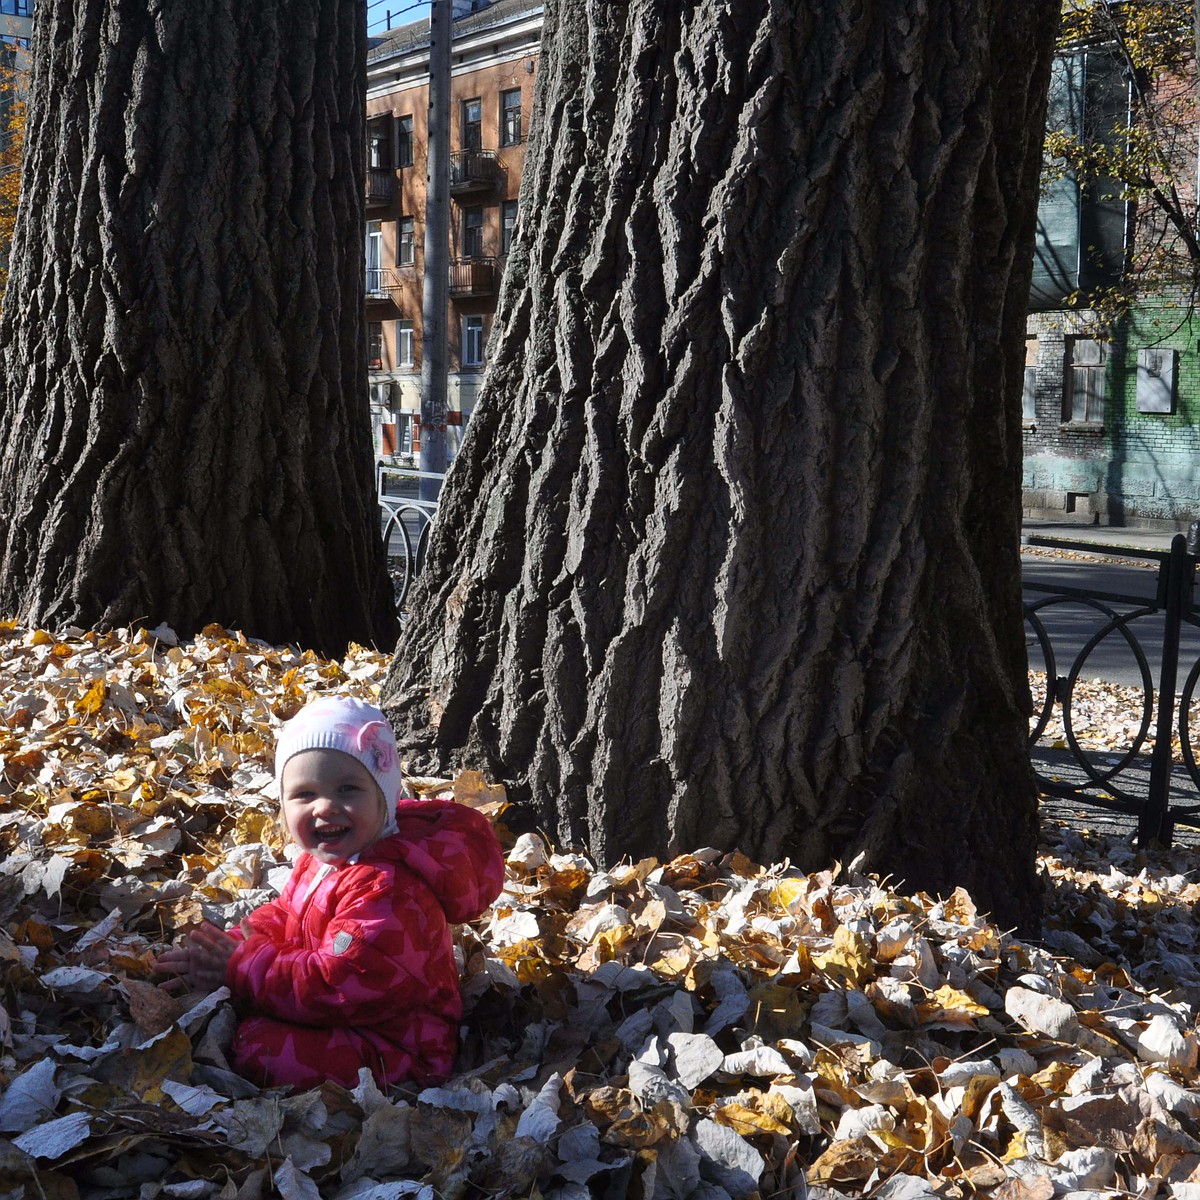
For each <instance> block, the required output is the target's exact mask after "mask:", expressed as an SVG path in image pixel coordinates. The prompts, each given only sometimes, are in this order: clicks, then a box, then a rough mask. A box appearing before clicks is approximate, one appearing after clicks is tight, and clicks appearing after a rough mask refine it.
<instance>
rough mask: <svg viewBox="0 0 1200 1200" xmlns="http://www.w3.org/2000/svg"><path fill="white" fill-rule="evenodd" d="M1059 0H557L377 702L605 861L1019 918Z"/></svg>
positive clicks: (1031, 870) (1023, 907)
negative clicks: (501, 258) (1030, 396)
mask: <svg viewBox="0 0 1200 1200" xmlns="http://www.w3.org/2000/svg"><path fill="white" fill-rule="evenodd" d="M1056 17H1057V0H1031V2H1030V3H1028V4H1021V5H1012V4H1009V3H1007V2H1005V0H969V2H967V3H966V4H965V6H964V5H956V6H951V7H947V6H931V5H929V4H928V3H926V2H925V0H896V2H895V3H889V4H886V5H877V6H868V5H863V4H861V3H859V2H857V0H836V2H835V0H830V2H828V3H825V4H821V5H810V4H796V3H786V2H784V0H739V2H738V3H736V4H733V3H724V2H720V0H630V2H629V3H627V4H620V5H618V4H612V3H608V2H607V0H587V3H576V4H572V3H565V2H563V0H559V2H557V3H554V2H552V3H548V4H547V23H546V27H545V31H544V36H543V58H542V64H541V69H540V73H539V80H538V87H539V94H538V99H537V102H536V112H537V114H540V115H538V116H537V117H535V119H536V121H537V127H536V129H535V133H534V144H533V145H532V147H531V150H530V157H529V160H528V162H527V167H526V172H527V173H526V178H525V179H524V181H523V184H522V189H523V190H522V194H521V204H522V216H521V232H520V233H519V236H518V245H517V248H516V251H515V253H514V254H513V256H512V257H511V258H510V261H509V268H508V274H507V277H506V280H505V285H504V290H503V294H502V296H501V302H500V311H499V313H498V314H497V323H496V332H495V333H494V334H493V340H492V344H491V348H490V350H491V357H492V362H491V366H490V367H489V369H488V375H487V379H486V380H485V385H484V397H483V399H482V402H481V404H480V405H479V407H478V408H477V409H476V413H475V415H474V417H473V418H472V421H471V426H470V429H469V432H468V434H467V438H466V441H465V445H464V447H463V450H462V453H461V454H460V456H459V460H458V462H457V463H456V464H455V466H454V468H453V470H452V472H451V475H450V479H449V480H448V483H447V488H446V490H445V491H444V493H443V497H444V498H443V502H442V507H441V512H440V514H439V518H438V522H437V533H436V535H435V537H434V541H433V547H432V550H431V556H430V562H429V565H428V570H427V573H426V575H425V576H424V578H423V579H422V581H421V586H420V588H419V590H418V594H417V596H416V598H415V600H414V607H415V609H416V610H417V611H418V613H419V614H420V615H419V616H418V618H417V619H416V620H414V622H413V623H412V624H411V625H410V626H409V627H408V629H407V630H406V631H405V633H404V635H403V637H402V639H401V642H400V645H399V647H398V649H397V656H398V657H397V661H396V663H395V665H394V667H393V670H392V674H391V676H390V677H389V680H388V684H387V686H386V687H385V702H386V703H387V705H388V708H389V712H390V714H391V716H392V718H393V720H394V721H395V723H396V724H397V726H398V728H399V730H400V733H401V737H402V740H403V741H404V743H405V745H406V746H407V747H408V749H409V750H410V752H412V753H414V754H417V755H420V754H421V753H422V752H424V757H425V759H426V760H428V759H429V758H431V757H436V758H440V759H442V760H447V759H450V758H452V757H455V756H458V757H462V758H465V759H468V760H473V761H475V762H477V763H479V764H480V765H483V766H485V767H487V768H488V769H490V770H491V771H493V772H495V773H497V774H498V775H499V776H500V777H501V778H504V779H505V780H506V781H508V782H509V784H510V787H511V789H512V793H513V795H514V796H515V798H517V799H519V800H528V801H531V802H532V804H533V805H535V806H536V809H537V812H538V815H539V816H540V819H541V820H542V821H543V822H544V823H545V824H546V826H547V827H548V828H549V829H551V830H553V831H554V832H555V833H556V834H557V836H558V837H559V838H561V839H562V840H563V841H564V842H566V843H572V844H582V845H585V846H586V847H588V848H589V849H590V850H591V851H592V852H593V853H594V854H595V855H596V856H598V858H599V859H600V860H601V861H604V862H611V861H612V860H614V859H616V858H617V857H619V856H621V855H625V854H630V855H634V856H639V855H643V854H648V853H655V854H663V853H674V852H679V851H683V850H688V849H694V848H696V847H699V846H703V845H712V846H716V847H719V848H723V849H732V848H734V847H739V848H740V849H742V850H743V851H744V852H746V853H748V854H751V855H753V856H756V857H757V858H759V859H776V858H778V857H779V856H781V855H790V856H791V858H792V860H793V862H795V863H797V864H799V865H801V866H803V867H806V868H814V867H817V866H823V865H827V864H829V863H830V862H831V861H833V860H835V859H840V860H842V861H843V862H846V861H849V860H851V859H853V858H855V857H856V856H858V855H860V854H861V855H864V859H863V861H864V863H865V865H866V867H867V868H869V869H873V870H877V871H881V872H889V873H891V874H893V875H894V876H895V877H897V878H898V879H901V880H903V881H904V882H905V883H906V884H907V885H908V886H910V887H923V888H928V889H935V890H939V891H945V890H946V889H948V888H951V887H952V886H953V885H955V884H957V883H963V884H966V885H968V886H969V887H971V888H972V889H973V891H974V893H975V895H976V897H977V899H978V900H980V901H981V902H983V903H984V904H986V905H987V906H989V908H990V909H991V911H993V912H994V913H995V914H997V916H998V917H999V918H1000V919H1002V920H1004V921H1012V922H1016V921H1024V922H1026V923H1029V922H1031V921H1032V920H1033V918H1034V916H1035V914H1036V911H1037V906H1038V891H1039V889H1038V886H1037V882H1036V876H1035V835H1036V826H1037V813H1036V791H1035V787H1034V783H1033V778H1032V774H1031V771H1030V767H1029V761H1028V757H1027V752H1026V733H1027V713H1028V711H1029V699H1028V687H1027V683H1026V678H1025V669H1026V662H1025V646H1024V636H1023V625H1022V615H1021V604H1020V564H1019V544H1018V533H1019V526H1020V509H1019V503H1020V499H1019V497H1020V493H1019V485H1020V468H1021V442H1020V429H1019V405H1018V395H1019V393H1020V389H1021V377H1022V364H1023V361H1024V360H1023V352H1024V341H1023V339H1024V312H1025V302H1026V299H1027V296H1028V289H1029V276H1030V264H1031V259H1032V244H1033V229H1034V211H1035V205H1036V200H1037V189H1038V174H1039V157H1040V148H1041V136H1042V129H1043V125H1044V116H1045V111H1044V110H1045V97H1046V90H1047V85H1048V79H1049V63H1050V56H1051V50H1052V42H1053V33H1054V28H1055V22H1056Z"/></svg>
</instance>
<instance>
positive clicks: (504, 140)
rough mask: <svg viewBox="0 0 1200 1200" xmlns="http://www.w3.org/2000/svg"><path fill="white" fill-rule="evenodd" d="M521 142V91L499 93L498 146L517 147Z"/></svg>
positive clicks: (515, 89) (516, 89) (517, 89)
mask: <svg viewBox="0 0 1200 1200" xmlns="http://www.w3.org/2000/svg"><path fill="white" fill-rule="evenodd" d="M520 142H521V89H520V88H512V89H510V90H509V91H506V92H501V93H500V145H502V146H517V145H520Z"/></svg>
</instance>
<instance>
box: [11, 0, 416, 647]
mask: <svg viewBox="0 0 1200 1200" xmlns="http://www.w3.org/2000/svg"><path fill="white" fill-rule="evenodd" d="M364 29H365V25H364V20H363V7H362V3H361V0H355V2H346V0H256V2H255V3H254V4H231V3H219V4H217V5H215V6H214V5H208V4H174V5H165V6H164V5H154V4H150V3H148V0H45V2H43V3H42V4H41V5H40V6H39V9H38V25H37V36H36V44H35V49H34V56H35V61H34V70H33V82H32V96H31V101H30V106H29V112H30V120H29V129H28V136H27V146H28V148H27V157H26V167H25V191H24V194H23V202H22V210H21V216H20V218H19V221H18V226H17V231H16V237H15V243H14V250H13V263H12V273H11V277H10V281H9V285H8V291H7V294H6V297H5V304H4V314H3V323H2V324H0V343H2V345H3V370H4V380H3V391H2V395H0V455H2V457H0V611H7V612H8V613H10V614H19V615H20V616H22V617H23V618H25V619H26V620H29V621H31V622H37V623H49V624H53V623H63V622H74V623H77V624H82V625H102V626H103V625H113V624H120V623H125V622H129V621H145V622H148V623H149V624H151V625H153V624H155V623H157V622H159V621H167V622H169V623H170V624H171V625H173V626H174V627H175V628H176V630H177V631H178V632H180V633H182V634H189V633H192V632H194V631H195V630H196V629H198V628H199V627H200V626H202V625H204V624H205V623H207V622H210V621H218V622H221V623H223V624H225V625H232V626H237V627H241V628H244V629H245V630H246V632H247V633H251V634H254V635H257V636H260V637H264V638H267V639H268V640H270V641H275V642H281V641H296V642H300V643H301V644H304V645H310V646H314V647H318V648H323V649H326V650H331V651H332V650H340V649H341V648H343V647H344V646H345V644H346V642H347V641H348V640H350V639H355V640H358V641H360V642H368V641H372V640H377V639H378V640H382V639H390V638H391V637H393V636H394V635H395V632H396V625H395V615H394V613H393V612H392V605H391V597H390V589H389V586H388V582H387V577H386V572H385V567H384V562H383V556H382V547H381V546H380V544H379V543H380V539H379V536H378V529H379V521H378V515H377V513H376V511H375V504H374V496H373V482H372V461H371V449H370V425H369V419H368V414H367V388H366V354H365V344H364V342H363V337H364V334H363V325H362V286H363V282H362V281H363V266H362V255H363V249H362V247H363V241H362V180H363V145H364V135H363V122H364V119H365V118H364V107H363V105H364V62H365V41H364V38H365V34H364Z"/></svg>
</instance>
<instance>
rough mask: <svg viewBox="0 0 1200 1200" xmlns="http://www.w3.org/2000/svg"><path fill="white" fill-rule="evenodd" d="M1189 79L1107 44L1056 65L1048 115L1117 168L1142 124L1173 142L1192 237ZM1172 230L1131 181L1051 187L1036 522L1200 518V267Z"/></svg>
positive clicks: (1174, 168)
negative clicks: (1104, 151) (1110, 154)
mask: <svg viewBox="0 0 1200 1200" xmlns="http://www.w3.org/2000/svg"><path fill="white" fill-rule="evenodd" d="M1194 70H1195V63H1194V57H1193V58H1192V60H1191V61H1190V62H1184V63H1182V64H1180V65H1178V66H1177V67H1176V68H1174V69H1172V70H1171V71H1169V72H1163V73H1162V74H1160V76H1159V77H1158V78H1156V79H1146V78H1138V77H1137V75H1136V73H1135V72H1131V71H1130V70H1129V64H1128V62H1127V61H1123V60H1122V58H1121V57H1120V55H1118V54H1116V53H1114V50H1113V47H1112V45H1111V44H1105V43H1103V42H1099V43H1093V44H1087V45H1079V46H1076V47H1074V48H1071V49H1069V50H1067V51H1064V52H1063V53H1061V54H1060V55H1059V56H1058V58H1057V60H1056V63H1055V68H1054V77H1053V83H1052V87H1051V93H1050V116H1049V128H1050V129H1051V130H1060V131H1066V133H1068V134H1069V135H1070V136H1072V137H1077V138H1079V139H1080V140H1081V141H1084V142H1088V143H1091V144H1093V145H1096V144H1099V145H1102V146H1104V145H1109V146H1116V148H1117V155H1116V157H1115V158H1114V160H1113V161H1118V162H1119V161H1120V157H1121V154H1122V153H1124V151H1123V149H1122V146H1123V145H1124V144H1125V141H1126V139H1127V137H1128V135H1127V134H1126V133H1125V131H1126V130H1128V129H1129V128H1131V127H1133V128H1138V127H1139V121H1140V123H1141V127H1143V128H1146V127H1152V128H1154V129H1156V130H1157V131H1159V136H1160V137H1163V136H1164V133H1163V131H1166V130H1169V129H1171V128H1176V129H1178V131H1179V140H1178V141H1177V142H1176V143H1175V144H1174V145H1172V144H1170V143H1169V142H1167V141H1165V140H1164V141H1163V142H1162V143H1161V144H1162V145H1163V146H1164V147H1166V150H1167V153H1165V154H1164V155H1163V161H1164V162H1167V163H1169V164H1170V171H1171V183H1170V186H1169V187H1168V188H1164V189H1163V191H1164V193H1166V194H1167V195H1168V196H1174V197H1175V198H1176V199H1177V200H1178V203H1179V211H1180V212H1181V213H1188V212H1190V213H1191V217H1190V220H1191V224H1192V226H1193V228H1195V216H1194V214H1195V198H1196V197H1195V180H1196V171H1197V159H1196V146H1195V128H1196V119H1195V118H1196V110H1195V99H1194V97H1195V90H1194ZM1131 81H1133V83H1134V84H1135V86H1131ZM1147 112H1149V114H1150V115H1151V116H1152V118H1153V119H1152V120H1147V119H1146V114H1147ZM1131 140H1132V139H1131ZM1164 170H1165V168H1164ZM1172 224H1173V223H1172V221H1171V220H1170V218H1169V217H1168V216H1167V215H1166V214H1165V213H1164V210H1163V209H1162V207H1161V205H1159V204H1158V203H1156V202H1155V200H1154V199H1153V197H1149V196H1147V194H1146V190H1145V189H1142V190H1141V191H1140V192H1139V189H1137V188H1136V187H1134V188H1130V187H1129V186H1127V184H1124V183H1122V181H1121V180H1120V179H1110V178H1105V177H1102V176H1101V177H1096V176H1092V177H1090V178H1086V179H1080V178H1077V176H1076V174H1075V173H1074V172H1072V171H1067V172H1066V173H1064V174H1062V175H1059V176H1058V177H1056V178H1053V179H1051V180H1049V181H1048V182H1047V184H1046V185H1045V186H1044V188H1043V194H1042V198H1041V202H1040V204H1039V209H1038V236H1037V249H1036V255H1035V262H1034V273H1033V286H1032V294H1031V302H1030V316H1029V319H1028V322H1027V325H1026V334H1027V336H1026V358H1025V364H1026V365H1025V388H1024V397H1023V411H1022V419H1023V430H1024V477H1023V482H1022V489H1023V495H1022V500H1023V509H1024V514H1025V516H1026V517H1034V518H1042V519H1050V520H1054V521H1063V522H1068V523H1070V522H1078V523H1086V524H1094V523H1098V524H1105V525H1108V524H1111V525H1142V526H1146V527H1150V528H1164V529H1170V528H1184V527H1186V525H1187V524H1188V523H1189V522H1190V521H1192V520H1194V519H1195V518H1196V517H1200V353H1198V349H1200V347H1198V344H1197V338H1198V337H1200V318H1198V317H1197V314H1196V311H1195V300H1194V294H1193V292H1192V284H1193V282H1194V281H1195V280H1196V279H1197V278H1200V276H1198V275H1197V274H1196V272H1197V269H1198V268H1200V263H1197V262H1195V261H1192V260H1191V256H1190V255H1189V254H1187V253H1186V252H1181V249H1180V246H1181V242H1180V239H1179V237H1178V234H1177V232H1176V231H1175V230H1173V228H1172ZM1106 296H1107V297H1109V298H1112V297H1122V299H1121V300H1120V302H1119V303H1116V304H1106V303H1105V302H1104V298H1105V297H1106ZM1089 302H1091V303H1093V304H1094V305H1095V307H1088V306H1087V305H1088V303H1089Z"/></svg>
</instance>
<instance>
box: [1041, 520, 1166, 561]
mask: <svg viewBox="0 0 1200 1200" xmlns="http://www.w3.org/2000/svg"><path fill="white" fill-rule="evenodd" d="M1181 532H1183V533H1184V536H1186V530H1184V531H1181ZM1175 536H1176V533H1175V531H1172V530H1161V529H1127V528H1125V527H1124V526H1118V525H1080V524H1076V523H1075V522H1073V521H1039V520H1026V521H1022V522H1021V545H1023V546H1037V545H1040V544H1043V543H1044V542H1045V541H1047V540H1050V541H1065V542H1087V543H1088V544H1090V545H1094V546H1097V547H1100V546H1119V547H1122V548H1123V549H1126V550H1161V551H1162V552H1163V553H1164V554H1165V553H1168V552H1169V551H1170V549H1171V539H1172V538H1174V537H1175Z"/></svg>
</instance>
